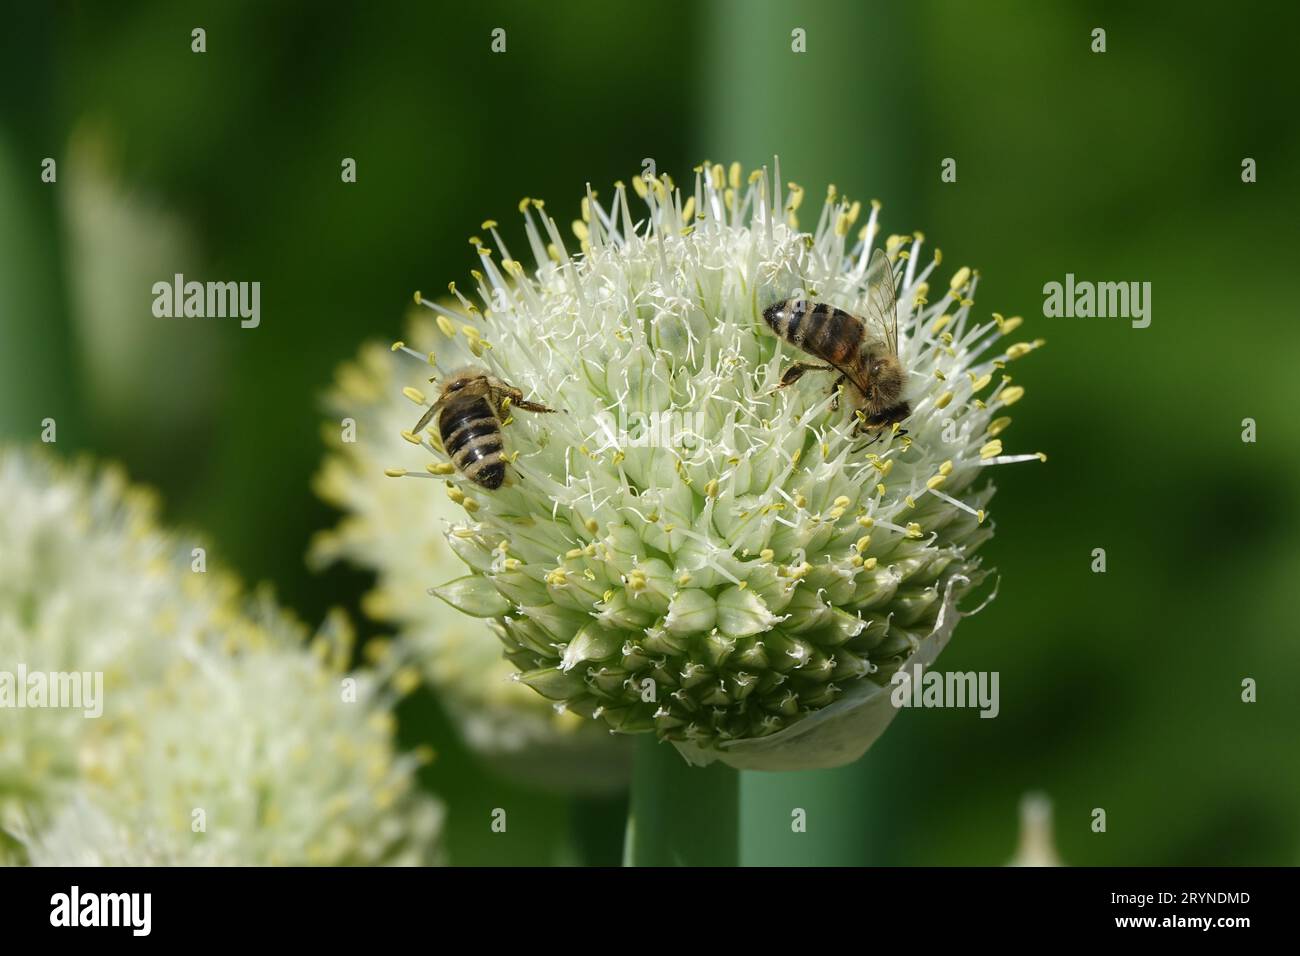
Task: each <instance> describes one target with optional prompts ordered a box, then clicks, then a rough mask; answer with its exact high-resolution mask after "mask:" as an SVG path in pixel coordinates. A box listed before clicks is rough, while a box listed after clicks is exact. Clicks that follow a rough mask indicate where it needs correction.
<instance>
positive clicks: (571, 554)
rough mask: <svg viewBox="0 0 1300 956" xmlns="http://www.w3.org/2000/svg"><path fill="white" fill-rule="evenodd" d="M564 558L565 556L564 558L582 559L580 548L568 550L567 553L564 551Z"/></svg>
mask: <svg viewBox="0 0 1300 956" xmlns="http://www.w3.org/2000/svg"><path fill="white" fill-rule="evenodd" d="M564 556H565V557H566V558H580V557H582V549H581V548H570V549H569V550H568V551H565V552H564Z"/></svg>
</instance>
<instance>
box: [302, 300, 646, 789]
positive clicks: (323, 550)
mask: <svg viewBox="0 0 1300 956" xmlns="http://www.w3.org/2000/svg"><path fill="white" fill-rule="evenodd" d="M438 336H439V333H438V331H437V329H436V327H435V326H434V323H433V319H432V318H430V317H427V314H425V315H415V316H413V317H412V318H411V320H410V322H409V323H408V329H407V342H409V343H410V345H412V346H415V347H416V348H425V349H427V348H432V347H433V345H434V344H436V339H437V337H438ZM406 361H407V360H405V359H404V358H403V357H402V356H398V355H395V354H394V353H393V351H392V350H391V349H389V348H388V347H387V346H384V345H379V344H377V343H370V344H367V345H365V346H363V347H362V349H361V352H360V354H359V355H358V356H357V359H356V360H355V361H354V362H348V363H346V364H344V365H343V366H342V367H341V368H340V369H339V371H338V375H337V381H336V385H335V388H334V389H333V390H332V391H331V392H330V394H329V396H328V401H327V404H328V406H329V408H330V410H331V411H332V412H334V413H336V418H335V420H334V421H333V422H330V423H327V424H326V425H325V426H324V428H323V434H324V437H325V440H326V443H327V444H328V445H329V447H330V449H331V453H330V455H329V456H328V457H327V458H326V460H325V462H324V464H323V466H322V468H321V471H320V473H319V474H318V475H317V478H316V490H317V492H318V493H319V494H320V495H321V497H323V498H325V499H326V500H327V501H329V502H331V503H332V504H334V505H336V506H337V507H339V508H341V509H343V510H344V511H346V512H347V514H346V516H345V517H344V518H343V520H342V521H341V522H340V523H339V525H338V527H337V528H336V529H333V530H331V531H328V532H324V533H322V534H320V535H318V536H317V538H316V540H315V541H313V544H312V557H313V559H314V560H315V562H316V563H318V564H319V563H326V562H331V561H335V560H339V559H343V558H346V559H347V560H350V561H351V562H353V563H355V564H358V565H360V566H362V567H367V568H372V569H374V570H375V572H376V573H377V575H378V580H377V583H376V586H375V588H374V590H372V591H371V592H370V593H369V594H367V595H366V599H365V604H364V606H365V609H366V611H367V613H368V614H369V615H370V616H372V617H374V618H376V619H378V620H384V621H390V622H392V623H394V624H395V625H396V626H397V627H398V638H399V640H398V641H397V643H396V646H395V651H396V653H395V655H394V657H395V658H396V659H397V660H398V661H405V660H413V661H415V662H416V664H417V665H418V666H419V668H420V670H421V671H422V672H423V673H424V674H425V676H427V678H428V680H429V682H430V684H431V685H432V686H433V687H434V688H436V689H437V693H438V697H439V700H440V701H441V702H442V703H443V705H444V706H446V707H447V709H448V710H449V712H450V713H451V715H452V716H453V718H454V719H455V720H456V722H457V724H458V726H459V727H460V730H461V732H462V736H463V737H464V739H465V742H466V743H467V745H468V746H469V747H470V748H471V749H472V750H474V751H475V752H477V753H478V754H479V755H480V756H482V757H483V758H485V759H486V760H487V761H488V762H489V763H490V764H492V765H494V766H496V767H498V768H499V769H501V770H503V771H504V772H507V773H509V774H511V775H513V776H516V777H521V778H523V779H525V780H527V781H529V782H532V783H535V784H541V785H543V786H547V787H550V788H553V789H564V790H578V791H600V790H608V789H611V788H617V787H619V786H622V785H623V784H624V783H625V781H626V777H627V770H628V753H627V747H626V741H622V740H619V739H617V738H614V737H612V736H611V735H610V734H609V733H608V732H607V731H605V730H604V729H602V728H600V727H598V726H596V725H595V724H594V723H592V722H591V721H589V720H584V719H583V718H581V717H579V716H578V715H576V714H572V713H568V712H565V711H562V710H559V711H557V709H556V708H555V707H554V706H553V705H552V704H551V703H550V702H548V701H546V700H544V699H543V698H541V697H539V696H538V695H537V694H536V693H534V692H533V691H532V690H530V689H529V688H528V687H526V686H524V685H523V684H520V683H518V682H516V681H514V680H513V679H512V676H513V673H514V668H513V667H511V665H510V664H509V662H507V661H506V660H505V659H504V657H503V656H502V652H501V641H500V640H499V639H498V638H497V636H496V635H495V634H493V633H492V631H491V629H490V628H489V626H488V625H487V624H485V623H484V622H482V621H479V620H476V619H474V618H470V617H466V616H465V615H463V614H460V613H458V612H457V611H455V610H453V609H452V608H449V607H447V605H445V604H444V603H442V602H441V601H436V600H432V599H430V597H429V595H428V593H427V592H428V588H429V586H430V585H432V584H440V583H442V582H443V581H445V580H447V579H448V578H451V577H454V576H455V575H457V574H460V573H463V567H464V566H463V565H462V564H461V562H460V561H459V559H458V558H457V557H456V555H455V554H454V553H453V552H452V550H451V548H450V547H449V546H448V545H447V541H446V533H447V530H448V528H449V527H450V524H451V522H452V521H453V520H455V519H456V518H457V516H458V515H460V514H463V513H464V512H463V511H462V510H461V509H460V507H459V506H457V505H456V504H454V503H453V502H452V501H451V499H449V498H448V497H447V496H446V495H444V494H435V495H428V496H420V495H415V496H413V495H411V494H410V491H411V489H410V488H409V487H406V488H404V487H400V486H399V485H398V484H397V483H395V482H392V481H390V480H388V479H387V478H386V477H385V476H384V465H385V463H387V462H390V461H392V460H393V458H394V457H395V456H398V455H400V454H402V453H403V451H404V450H405V449H409V448H410V445H408V444H406V442H405V441H404V440H403V439H402V437H401V432H402V431H403V430H406V429H409V428H410V426H411V425H412V424H413V423H414V421H415V416H416V415H418V412H416V411H415V410H414V409H413V408H412V407H411V404H410V402H409V401H407V400H406V399H405V398H403V397H402V393H401V391H400V390H399V389H400V383H401V382H403V381H404V379H403V378H402V373H403V372H405V371H409V367H407V365H406ZM345 429H348V432H347V438H348V439H350V440H344V434H345V431H344V430H345ZM423 490H428V489H423ZM389 666H393V665H392V664H391V663H390V665H389Z"/></svg>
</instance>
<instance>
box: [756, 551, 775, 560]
mask: <svg viewBox="0 0 1300 956" xmlns="http://www.w3.org/2000/svg"><path fill="white" fill-rule="evenodd" d="M758 556H759V558H760V559H761V560H763V561H771V560H772V559H773V558H775V557H776V552H775V551H773V550H772V549H771V548H764V549H763V550H762V551H760V552H758Z"/></svg>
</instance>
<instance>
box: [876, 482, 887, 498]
mask: <svg viewBox="0 0 1300 956" xmlns="http://www.w3.org/2000/svg"><path fill="white" fill-rule="evenodd" d="M887 490H888V489H887V488H885V483H884V482H883V481H882V482H880V483H879V484H877V485H876V494H878V495H880V496H881V497H882V498H883V497H884V496H885V492H886V491H887Z"/></svg>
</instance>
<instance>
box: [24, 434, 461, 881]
mask: <svg viewBox="0 0 1300 956" xmlns="http://www.w3.org/2000/svg"><path fill="white" fill-rule="evenodd" d="M0 500H3V501H4V503H5V507H4V508H3V509H0V671H3V672H8V673H10V674H12V673H14V672H15V671H16V670H17V669H18V668H19V667H20V666H21V667H23V668H25V669H26V671H27V672H28V673H31V672H36V671H41V672H69V671H75V672H83V673H84V672H91V673H93V672H103V700H102V709H103V712H102V715H101V716H99V717H87V716H85V711H84V709H80V708H56V707H39V708H32V707H28V708H21V709H20V708H15V707H13V706H12V705H11V706H5V707H3V708H0V841H3V842H0V858H8V859H10V860H11V861H12V860H21V859H22V858H23V856H24V855H27V856H30V858H31V859H32V860H33V861H35V862H42V863H49V864H70V863H77V862H102V863H131V862H146V861H152V862H160V863H189V864H211V863H221V864H272V863H285V864H294V863H297V864H315V863H322V864H326V863H328V864H346V863H386V862H416V861H428V860H432V859H435V858H436V849H437V841H436V838H437V833H438V829H439V824H440V814H441V810H440V808H439V807H438V806H437V804H435V803H434V802H433V801H432V800H430V799H428V798H427V797H424V796H422V795H420V794H419V793H418V791H417V790H416V789H415V764H416V760H415V758H414V757H412V756H398V755H395V754H394V753H393V751H392V743H391V739H392V732H393V727H392V724H393V718H392V716H391V713H390V712H389V709H388V705H387V698H386V693H385V691H384V690H383V688H382V687H381V686H379V685H378V683H377V682H376V681H375V680H373V679H372V678H369V677H366V676H364V675H352V676H351V678H350V680H353V681H355V693H353V692H352V689H351V686H352V685H351V684H347V685H346V686H345V678H348V675H347V674H346V671H345V670H344V668H345V663H346V660H347V657H348V653H349V640H350V635H349V633H348V632H347V630H346V628H344V627H343V626H342V625H341V623H340V622H339V621H336V620H334V621H331V622H330V626H329V627H327V628H326V629H325V630H324V631H322V633H321V634H320V635H318V636H317V638H316V640H315V642H314V643H313V645H312V647H311V648H310V649H309V648H308V646H307V645H306V644H305V643H304V639H305V637H306V634H305V632H304V631H303V629H302V628H301V627H300V626H299V625H297V624H296V623H294V622H293V621H291V620H290V619H289V618H288V617H287V616H286V615H284V614H283V613H282V612H281V611H279V610H278V609H277V608H276V607H275V605H274V603H273V602H272V601H271V599H270V598H269V596H267V595H265V594H261V595H258V596H257V597H256V598H255V599H254V600H252V601H246V600H245V599H243V598H242V597H241V595H240V591H239V588H238V586H237V585H236V584H235V582H234V581H233V580H232V579H230V578H229V577H227V576H225V575H223V574H222V573H221V572H220V571H217V570H215V569H209V570H207V571H206V572H205V573H196V572H194V571H192V570H191V567H192V566H191V560H192V557H191V555H192V548H193V547H196V546H197V544H196V543H195V542H192V541H187V540H182V539H181V538H180V537H178V536H175V535H172V534H168V533H165V532H163V531H160V530H159V529H158V528H157V526H156V524H155V521H154V508H153V505H152V503H151V500H150V496H149V495H147V494H146V493H144V492H142V491H140V490H139V489H134V488H129V487H128V486H127V485H126V483H125V481H124V479H123V478H122V477H121V474H120V472H118V471H116V470H114V469H106V470H102V471H94V470H92V469H91V468H89V467H86V466H80V467H77V468H67V467H65V466H61V465H58V464H56V463H54V462H53V461H51V460H49V459H47V458H45V457H40V456H31V455H27V454H25V453H21V452H16V451H12V450H7V451H0ZM3 833H7V834H8V836H7V837H5V836H3V835H2V834H3ZM24 847H25V852H24V850H23V848H24Z"/></svg>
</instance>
